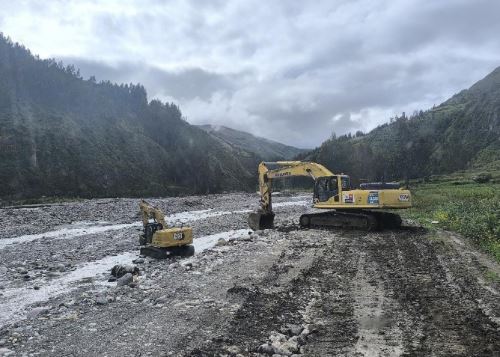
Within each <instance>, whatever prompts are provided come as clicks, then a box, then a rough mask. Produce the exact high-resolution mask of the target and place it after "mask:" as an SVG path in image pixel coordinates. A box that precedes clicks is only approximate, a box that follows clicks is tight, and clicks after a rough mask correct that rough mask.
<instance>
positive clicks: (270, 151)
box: [199, 124, 308, 161]
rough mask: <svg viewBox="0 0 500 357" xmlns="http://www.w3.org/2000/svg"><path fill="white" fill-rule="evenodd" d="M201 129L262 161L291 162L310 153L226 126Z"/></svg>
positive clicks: (206, 126) (207, 126)
mask: <svg viewBox="0 0 500 357" xmlns="http://www.w3.org/2000/svg"><path fill="white" fill-rule="evenodd" d="M199 127H200V128H201V129H203V130H205V131H206V132H207V133H209V134H210V135H211V136H212V137H214V138H216V139H217V140H219V141H220V142H221V143H222V144H224V145H227V146H228V147H231V148H234V149H237V150H243V151H249V152H251V153H254V154H256V155H257V156H258V157H260V158H261V159H262V160H268V161H275V160H291V159H293V158H294V157H295V156H297V155H299V154H300V153H303V152H306V151H308V150H306V149H299V148H296V147H293V146H289V145H285V144H281V143H278V142H276V141H274V140H269V139H266V138H261V137H258V136H255V135H252V134H250V133H247V132H244V131H240V130H235V129H231V128H228V127H226V126H219V125H210V124H206V125H199Z"/></svg>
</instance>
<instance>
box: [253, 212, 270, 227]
mask: <svg viewBox="0 0 500 357" xmlns="http://www.w3.org/2000/svg"><path fill="white" fill-rule="evenodd" d="M248 225H249V227H250V228H251V229H253V230H254V231H259V230H262V229H272V228H274V213H262V212H252V213H250V214H249V215H248Z"/></svg>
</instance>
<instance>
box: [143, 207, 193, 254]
mask: <svg viewBox="0 0 500 357" xmlns="http://www.w3.org/2000/svg"><path fill="white" fill-rule="evenodd" d="M139 208H140V210H141V215H142V225H143V233H142V234H141V235H140V237H139V242H140V244H141V245H142V246H143V247H142V248H141V254H144V255H148V256H151V257H154V258H157V259H163V258H167V257H169V256H172V255H173V256H176V255H177V256H190V255H193V254H194V247H193V246H192V245H191V244H192V243H193V229H192V228H191V227H168V225H167V223H166V222H165V215H164V214H163V212H162V211H161V210H160V209H159V208H156V207H154V206H152V205H150V204H149V203H147V202H146V201H144V200H142V201H141V203H140V204H139Z"/></svg>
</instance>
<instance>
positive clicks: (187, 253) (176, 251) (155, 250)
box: [141, 245, 194, 259]
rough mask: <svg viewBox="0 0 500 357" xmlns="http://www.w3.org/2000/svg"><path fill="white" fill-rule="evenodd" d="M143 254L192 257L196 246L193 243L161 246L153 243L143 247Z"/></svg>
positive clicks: (152, 256)
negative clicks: (179, 245)
mask: <svg viewBox="0 0 500 357" xmlns="http://www.w3.org/2000/svg"><path fill="white" fill-rule="evenodd" d="M141 255H145V256H148V257H151V258H155V259H168V258H173V257H191V256H193V255H194V247H193V246H192V245H184V246H181V247H171V248H160V247H155V246H152V245H146V246H144V247H141Z"/></svg>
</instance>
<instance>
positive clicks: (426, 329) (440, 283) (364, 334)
mask: <svg viewBox="0 0 500 357" xmlns="http://www.w3.org/2000/svg"><path fill="white" fill-rule="evenodd" d="M152 201H153V202H154V203H155V204H158V205H159V206H161V207H162V208H163V209H164V210H165V211H166V212H168V214H169V215H170V219H171V220H181V221H182V220H183V221H185V222H186V223H188V224H190V225H191V226H193V228H194V232H195V235H196V237H197V238H196V240H195V246H196V249H197V254H196V255H195V256H194V257H192V258H188V259H183V260H178V261H175V260H172V261H155V260H151V259H149V258H145V259H142V258H140V257H139V256H138V246H137V235H138V233H139V231H138V229H140V225H139V223H138V221H139V217H138V215H137V204H138V200H133V199H117V200H89V201H84V202H80V203H68V204H63V205H54V206H48V207H34V208H20V209H19V208H16V209H2V210H0V238H1V239H0V286H1V290H0V294H1V296H0V299H1V301H2V305H1V307H0V326H1V327H0V355H2V354H4V355H9V354H10V355H19V356H22V355H43V356H49V355H50V356H93V355H96V356H97V355H99V356H146V355H153V356H156V355H164V356H169V355H171V356H214V355H226V356H238V355H241V356H267V355H273V354H274V355H293V354H295V355H303V356H337V355H341V356H400V355H405V356H450V355H457V356H500V294H499V292H500V286H499V283H498V280H496V277H498V276H500V268H499V266H498V265H497V264H495V263H494V262H492V261H491V260H490V259H489V258H487V257H485V256H484V255H483V254H481V253H479V252H477V251H476V250H475V249H473V248H471V247H470V246H469V244H468V243H467V242H466V241H464V240H463V239H462V238H461V237H459V236H456V235H454V234H451V233H447V232H427V231H425V230H424V229H421V228H418V227H406V228H405V229H402V230H399V231H385V232H373V233H362V232H354V231H322V230H301V231H297V230H295V229H294V226H293V224H292V223H293V222H297V221H298V217H299V216H300V214H301V213H304V212H306V211H309V210H310V208H309V207H308V206H309V201H308V197H307V196H304V195H299V196H295V197H280V196H277V197H276V198H275V202H276V205H275V209H276V213H277V221H276V224H277V226H278V227H279V229H277V230H267V231H260V232H249V231H248V229H247V225H246V215H247V213H248V210H250V209H252V208H253V207H254V204H255V203H256V201H257V198H256V196H255V195H248V194H228V195H217V196H215V195H214V196H206V197H201V196H200V197H189V198H177V199H164V200H152ZM249 233H251V234H249ZM133 261H134V262H135V263H132V262H133ZM118 263H120V264H135V265H136V266H137V267H138V268H139V269H140V274H141V275H140V276H138V281H136V282H134V283H132V284H131V286H128V285H125V286H119V287H118V286H116V282H107V279H108V275H109V271H110V269H111V267H112V266H113V265H114V264H118ZM495 274H496V275H495Z"/></svg>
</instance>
